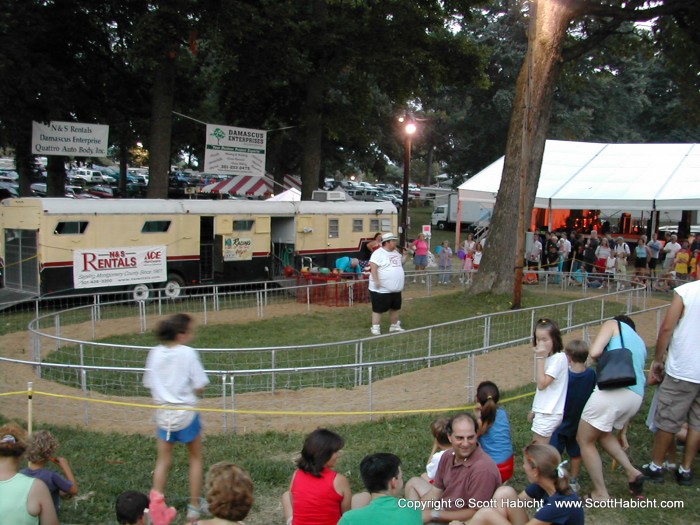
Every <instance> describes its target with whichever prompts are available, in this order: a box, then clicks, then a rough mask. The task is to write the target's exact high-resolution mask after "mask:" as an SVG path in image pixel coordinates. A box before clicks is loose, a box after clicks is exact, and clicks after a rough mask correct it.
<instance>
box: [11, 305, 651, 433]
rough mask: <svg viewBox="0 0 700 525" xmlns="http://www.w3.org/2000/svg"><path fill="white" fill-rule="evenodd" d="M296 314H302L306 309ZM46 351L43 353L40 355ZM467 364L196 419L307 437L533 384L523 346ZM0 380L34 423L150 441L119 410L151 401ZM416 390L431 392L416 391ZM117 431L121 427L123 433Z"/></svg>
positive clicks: (23, 353)
mask: <svg viewBox="0 0 700 525" xmlns="http://www.w3.org/2000/svg"><path fill="white" fill-rule="evenodd" d="M300 308H301V307H300ZM303 308H304V310H305V308H306V307H305V306H304V307H303ZM321 308H323V307H321ZM298 314H300V312H294V311H293V307H291V308H290V306H289V305H285V306H280V307H279V308H278V309H275V308H272V309H270V310H269V311H268V312H267V313H266V315H269V316H275V315H298ZM217 316H220V318H217ZM236 317H237V319H236V322H249V321H251V320H255V319H258V318H257V316H256V312H255V311H252V312H248V313H244V312H237V315H236ZM635 319H636V322H637V326H638V330H639V332H640V335H642V337H643V338H644V339H645V341H646V342H647V344H649V345H651V344H653V341H654V340H655V338H656V333H657V330H658V326H657V325H658V318H657V314H656V313H648V314H642V315H637V316H635ZM219 322H220V323H224V322H226V323H230V322H231V319H230V312H218V313H216V314H213V315H212V314H211V313H210V314H209V323H210V324H216V323H219ZM88 328H89V327H88V326H87V325H71V326H66V327H64V328H63V335H64V336H66V337H76V338H82V337H84V336H85V333H89V332H90V331H89V330H88ZM137 329H138V322H137V320H136V319H131V320H129V319H126V320H125V319H118V320H106V321H101V322H100V323H99V327H98V333H97V334H96V336H97V338H104V337H109V336H110V335H116V334H123V333H130V332H133V331H135V330H137ZM580 337H582V334H581V333H571V334H568V335H567V336H566V339H567V340H568V339H571V338H580ZM47 346H48V345H43V347H44V348H46V347H47ZM0 348H2V354H3V355H4V356H7V357H13V358H19V359H27V360H29V358H30V348H31V341H30V339H29V335H28V333H26V332H22V333H15V334H10V335H6V336H4V337H2V338H0ZM474 360H475V363H474V365H475V372H476V381H475V382H474V384H472V385H470V382H469V370H470V362H469V360H468V359H463V360H460V361H456V362H453V363H450V364H446V365H442V366H434V367H432V368H426V369H423V370H419V371H415V372H410V373H406V374H402V375H399V376H395V377H391V378H389V379H385V380H381V381H376V382H374V383H373V384H372V387H371V394H372V396H371V402H370V387H369V386H367V385H364V386H360V387H356V388H354V389H351V390H349V389H329V388H307V389H303V390H278V391H276V392H275V393H274V394H271V393H246V394H237V395H236V397H235V409H236V410H237V411H238V413H236V414H235V415H234V414H230V413H228V414H226V413H222V412H221V411H220V409H222V408H223V407H224V406H225V408H227V409H231V408H233V407H232V406H231V400H230V399H227V401H226V403H227V404H226V405H224V403H223V400H222V398H221V397H218V398H217V397H209V398H207V399H205V400H203V401H202V403H201V408H202V409H203V410H204V414H203V417H204V421H205V425H206V427H207V431H208V432H214V433H216V432H230V431H236V432H241V433H245V432H251V431H256V432H257V431H266V430H280V431H308V430H311V429H314V428H316V427H317V426H319V425H321V424H323V425H333V424H340V423H348V422H354V421H366V420H369V419H371V418H372V417H374V418H377V417H385V416H386V415H391V413H403V412H404V411H419V410H420V411H424V410H430V411H435V412H438V411H446V412H448V413H449V412H453V411H454V409H456V408H457V407H461V406H464V405H466V404H468V403H467V394H468V393H470V394H471V390H468V387H469V386H472V387H473V386H475V384H478V383H479V382H480V381H483V380H485V379H489V380H491V381H494V382H495V383H496V384H497V385H499V387H500V388H501V389H502V390H511V389H513V388H517V387H520V386H523V385H526V384H528V383H530V382H532V378H533V359H532V352H531V350H530V348H529V345H521V346H515V347H511V348H506V349H502V350H497V351H492V352H489V353H485V354H482V355H479V356H477V357H475V358H474ZM473 370H474V369H473ZM0 378H1V380H2V383H1V387H0V392H3V393H7V392H24V391H25V390H26V389H27V382H28V381H33V383H34V387H33V388H34V390H35V391H37V392H45V393H51V394H52V395H51V396H47V395H45V394H37V395H35V396H34V398H33V403H32V407H31V409H32V412H33V414H32V418H33V420H34V421H41V422H45V423H54V424H75V425H84V426H86V427H88V428H90V429H91V430H97V431H113V430H114V429H115V428H128V429H129V431H130V432H139V433H147V434H149V435H150V434H151V433H152V428H153V423H152V410H151V409H150V408H145V407H134V406H126V405H128V404H143V405H150V403H151V400H150V398H144V397H128V396H125V397H110V396H105V395H101V394H97V393H94V392H89V393H88V398H89V401H87V402H86V401H84V400H83V396H82V392H81V391H79V390H77V389H73V388H69V387H67V386H64V385H61V384H57V383H54V382H51V381H46V380H43V379H40V378H38V377H37V375H36V374H35V373H34V371H33V369H32V368H31V367H29V366H26V365H15V364H7V363H3V364H2V370H1V372H0ZM421 385H431V386H430V388H421ZM456 393H457V394H456ZM55 396H59V397H55ZM66 396H68V397H66ZM0 400H1V403H2V412H3V414H4V415H5V416H6V417H9V418H21V419H26V418H27V417H28V401H27V396H25V395H10V396H3V397H0ZM120 403H122V404H120ZM370 403H371V406H370ZM370 409H371V411H372V412H373V414H372V415H370V414H369V413H368V412H369V411H370ZM207 410H211V411H207ZM246 412H253V413H246ZM255 412H264V413H257V414H256V413H255ZM276 412H281V413H279V414H277V413H276ZM289 412H307V413H308V412H332V413H334V414H333V415H327V414H309V415H300V414H293V413H292V414H290V413H289ZM340 412H360V413H361V414H359V415H348V414H337V413H340ZM382 412H387V413H388V414H383V413H382ZM120 423H128V425H127V424H124V425H122V424H120Z"/></svg>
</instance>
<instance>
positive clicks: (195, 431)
mask: <svg viewBox="0 0 700 525" xmlns="http://www.w3.org/2000/svg"><path fill="white" fill-rule="evenodd" d="M201 433H202V422H201V421H200V419H199V414H197V415H196V416H194V419H193V420H192V423H190V424H189V425H188V426H187V427H185V428H183V429H182V430H174V431H171V432H170V435H168V430H167V429H165V428H160V427H156V437H157V438H158V439H162V440H163V441H167V442H168V443H185V444H187V443H192V442H193V441H194V440H195V439H197V436H199V434H201Z"/></svg>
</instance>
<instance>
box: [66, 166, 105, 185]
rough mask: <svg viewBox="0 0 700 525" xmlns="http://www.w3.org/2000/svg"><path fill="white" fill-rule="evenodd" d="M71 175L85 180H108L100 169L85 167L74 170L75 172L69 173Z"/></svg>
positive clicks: (72, 177) (73, 177)
mask: <svg viewBox="0 0 700 525" xmlns="http://www.w3.org/2000/svg"><path fill="white" fill-rule="evenodd" d="M69 177H70V178H71V179H79V180H82V181H83V182H107V181H105V180H104V178H103V175H102V173H100V172H99V171H97V170H89V169H85V168H79V169H77V170H74V171H73V173H71V174H69ZM110 178H111V177H110Z"/></svg>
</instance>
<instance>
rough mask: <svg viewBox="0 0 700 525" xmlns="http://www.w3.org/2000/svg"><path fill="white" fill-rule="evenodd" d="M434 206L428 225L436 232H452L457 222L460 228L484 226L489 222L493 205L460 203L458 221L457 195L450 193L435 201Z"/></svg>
mask: <svg viewBox="0 0 700 525" xmlns="http://www.w3.org/2000/svg"><path fill="white" fill-rule="evenodd" d="M435 203H436V206H435V209H434V210H433V214H432V216H431V220H430V223H431V224H432V226H433V227H434V228H437V229H438V230H447V229H450V230H454V229H455V228H456V227H457V222H459V223H460V224H461V228H465V227H468V226H472V227H474V226H486V225H487V224H488V223H490V222H491V215H492V213H493V204H491V203H484V202H462V214H461V217H460V218H459V220H458V216H457V213H458V211H457V210H458V209H459V195H458V194H457V193H450V194H449V195H445V196H443V197H442V198H440V197H438V198H436V200H435Z"/></svg>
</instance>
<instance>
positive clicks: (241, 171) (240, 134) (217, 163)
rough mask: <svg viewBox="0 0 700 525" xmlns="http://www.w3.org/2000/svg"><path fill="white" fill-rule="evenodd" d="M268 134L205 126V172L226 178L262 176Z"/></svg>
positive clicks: (212, 125)
mask: <svg viewBox="0 0 700 525" xmlns="http://www.w3.org/2000/svg"><path fill="white" fill-rule="evenodd" d="M266 145H267V132H266V131H265V130H261V129H248V128H234V127H231V126H218V125H216V124H207V136H206V152H205V154H204V171H205V172H206V173H225V174H228V175H265V147H266Z"/></svg>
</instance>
